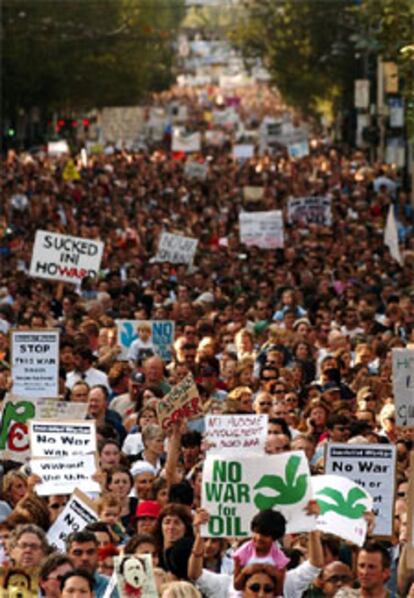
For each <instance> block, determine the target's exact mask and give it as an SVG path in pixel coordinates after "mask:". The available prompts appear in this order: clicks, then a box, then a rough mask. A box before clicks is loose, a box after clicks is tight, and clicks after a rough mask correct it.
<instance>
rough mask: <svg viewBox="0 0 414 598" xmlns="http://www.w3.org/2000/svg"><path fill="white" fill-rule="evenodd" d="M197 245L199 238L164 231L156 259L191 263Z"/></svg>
mask: <svg viewBox="0 0 414 598" xmlns="http://www.w3.org/2000/svg"><path fill="white" fill-rule="evenodd" d="M197 245H198V239H192V238H191V237H182V236H181V235H175V234H173V233H167V232H163V233H161V237H160V242H159V245H158V252H157V255H156V256H155V261H157V262H170V264H188V265H190V264H192V263H193V261H194V256H195V252H196V250H197Z"/></svg>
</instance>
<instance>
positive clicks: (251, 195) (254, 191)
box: [243, 186, 264, 202]
mask: <svg viewBox="0 0 414 598" xmlns="http://www.w3.org/2000/svg"><path fill="white" fill-rule="evenodd" d="M263 191H264V188H263V187H249V186H246V187H243V199H244V201H245V202H249V201H251V202H257V201H260V200H261V199H262V198H263Z"/></svg>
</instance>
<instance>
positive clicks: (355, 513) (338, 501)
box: [316, 488, 367, 519]
mask: <svg viewBox="0 0 414 598" xmlns="http://www.w3.org/2000/svg"><path fill="white" fill-rule="evenodd" d="M317 494H322V495H325V496H328V497H329V498H331V499H332V500H333V501H334V503H335V504H334V503H328V502H325V501H324V500H321V499H320V498H317V499H316V500H317V502H318V505H319V508H320V510H321V514H322V515H324V514H325V513H327V512H329V511H334V512H335V513H338V515H342V516H343V517H347V518H348V519H360V518H361V517H362V515H363V514H364V513H365V512H366V510H367V508H366V506H365V505H361V504H358V505H357V504H356V503H357V502H358V501H359V500H361V499H363V498H366V494H365V492H363V491H362V490H361V489H360V488H351V490H350V491H349V492H348V495H347V497H346V499H345V498H344V496H343V495H342V494H341V492H339V491H338V490H334V489H333V488H323V489H322V490H319V492H318V493H317Z"/></svg>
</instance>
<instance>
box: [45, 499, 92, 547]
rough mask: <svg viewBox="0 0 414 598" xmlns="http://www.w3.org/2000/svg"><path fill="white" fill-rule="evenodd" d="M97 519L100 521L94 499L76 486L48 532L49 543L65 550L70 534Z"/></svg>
mask: <svg viewBox="0 0 414 598" xmlns="http://www.w3.org/2000/svg"><path fill="white" fill-rule="evenodd" d="M95 521H98V514H97V512H96V509H95V506H94V503H93V501H92V500H91V499H90V498H89V497H88V496H87V495H86V494H84V493H83V492H82V491H81V490H79V488H76V489H75V491H74V492H73V494H72V496H71V497H70V499H69V501H68V502H67V503H66V505H65V508H64V509H63V511H62V512H61V513H60V514H59V516H58V518H57V519H56V521H55V522H54V523H53V525H52V526H51V527H50V528H49V531H48V532H47V539H48V541H49V544H50V545H51V546H53V547H54V548H55V549H56V550H59V551H60V552H64V551H65V548H66V544H65V542H66V538H67V537H68V536H69V534H71V533H72V532H80V531H82V530H83V528H84V527H85V526H87V525H88V523H93V522H95Z"/></svg>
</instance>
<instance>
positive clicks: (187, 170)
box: [184, 160, 208, 181]
mask: <svg viewBox="0 0 414 598" xmlns="http://www.w3.org/2000/svg"><path fill="white" fill-rule="evenodd" d="M207 173H208V164H201V163H200V162H195V161H194V160H191V161H190V162H186V164H185V166H184V174H185V176H186V177H187V178H189V179H199V180H200V181H205V179H206V177H207Z"/></svg>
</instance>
